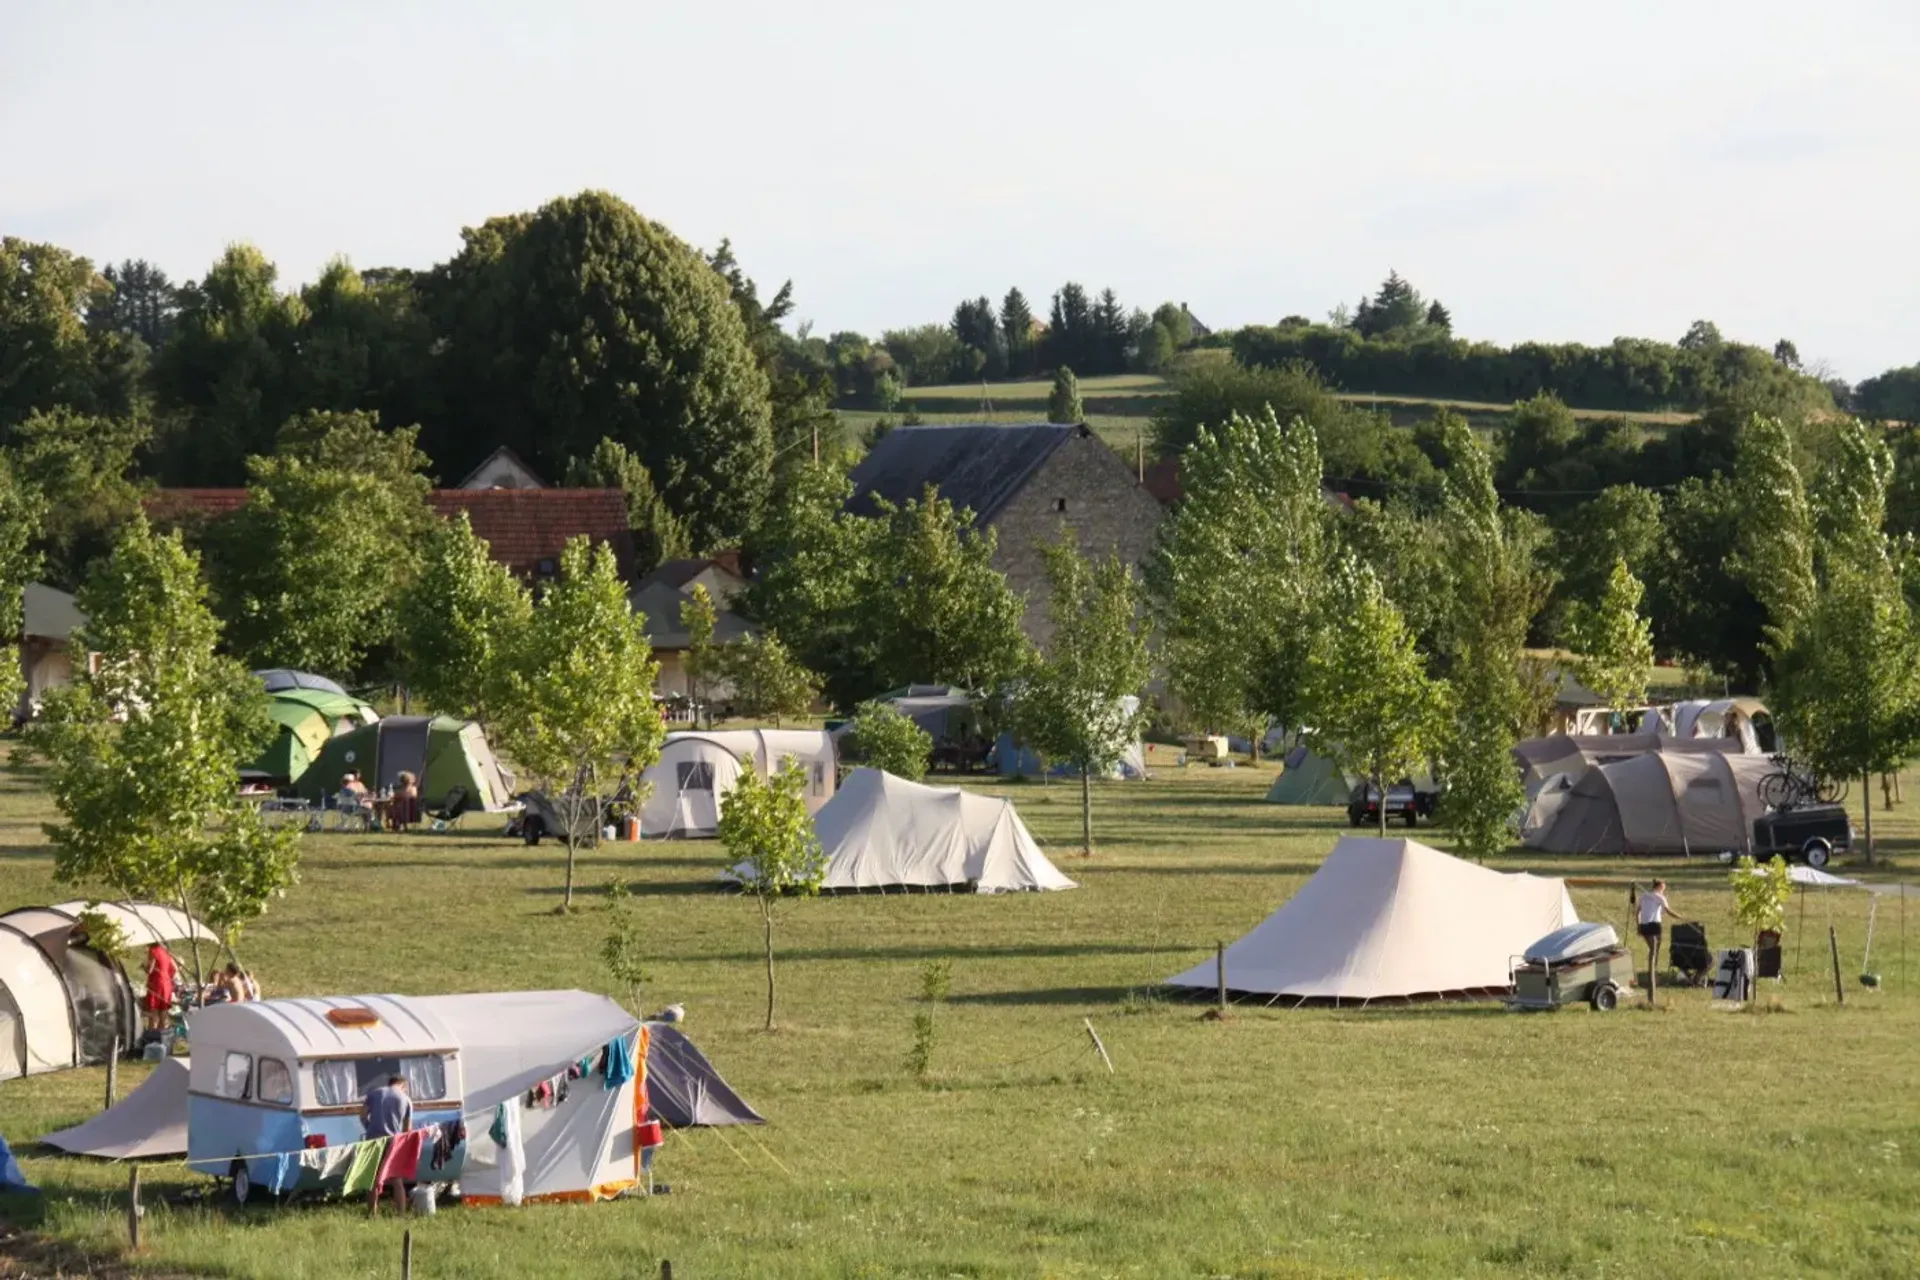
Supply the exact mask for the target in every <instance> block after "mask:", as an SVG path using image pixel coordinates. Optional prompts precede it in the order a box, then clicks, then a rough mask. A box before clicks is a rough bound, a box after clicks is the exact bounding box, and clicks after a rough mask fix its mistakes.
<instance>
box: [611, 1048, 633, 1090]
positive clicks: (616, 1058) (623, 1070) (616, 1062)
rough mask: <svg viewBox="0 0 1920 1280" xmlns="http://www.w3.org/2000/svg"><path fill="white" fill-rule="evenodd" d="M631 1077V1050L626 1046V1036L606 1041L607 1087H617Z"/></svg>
mask: <svg viewBox="0 0 1920 1280" xmlns="http://www.w3.org/2000/svg"><path fill="white" fill-rule="evenodd" d="M631 1079H633V1050H631V1049H629V1048H628V1047H627V1041H626V1038H625V1037H624V1036H623V1037H621V1038H620V1039H618V1040H611V1041H608V1043H607V1088H609V1089H618V1088H619V1087H620V1086H621V1085H623V1084H625V1083H626V1082H627V1081H629V1080H631Z"/></svg>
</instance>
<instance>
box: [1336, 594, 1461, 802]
mask: <svg viewBox="0 0 1920 1280" xmlns="http://www.w3.org/2000/svg"><path fill="white" fill-rule="evenodd" d="M1331 596H1332V599H1331V604H1332V611H1333V617H1334V619H1335V621H1334V622H1333V624H1332V625H1330V626H1329V627H1328V629H1327V634H1326V636H1325V638H1324V640H1323V641H1322V642H1321V644H1320V645H1319V646H1318V647H1317V648H1316V649H1315V651H1314V652H1313V654H1312V656H1311V658H1310V659H1309V660H1308V663H1307V681H1306V690H1305V692H1306V701H1307V704H1308V707H1309V708H1310V716H1311V720H1310V726H1311V727H1310V728H1309V729H1308V730H1307V739H1308V741H1309V743H1311V744H1312V746H1313V749H1314V750H1315V751H1317V752H1319V753H1320V754H1322V755H1325V756H1327V757H1329V758H1331V759H1333V760H1335V761H1337V762H1338V763H1339V764H1340V766H1341V767H1342V768H1343V769H1345V770H1346V771H1347V772H1349V773H1357V774H1359V775H1361V776H1362V777H1364V778H1366V779H1367V780H1368V782H1370V783H1371V784H1372V785H1373V787H1374V789H1375V792H1376V793H1377V794H1379V795H1381V796H1382V797H1383V798H1384V796H1385V794H1386V788H1387V786H1388V785H1389V784H1390V783H1392V782H1393V781H1395V780H1397V779H1399V778H1401V777H1403V776H1405V775H1406V774H1409V773H1411V772H1413V771H1414V770H1415V769H1416V768H1419V767H1420V766H1421V765H1423V764H1425V763H1426V762H1427V761H1428V760H1429V759H1431V758H1432V756H1433V755H1434V753H1435V752H1436V751H1438V750H1440V749H1441V748H1443V747H1444V745H1445V742H1444V735H1445V729H1446V724H1447V714H1446V713H1447V705H1446V704H1447V702H1448V691H1447V686H1446V684H1445V683H1444V682H1443V681H1437V680H1434V679H1433V678H1431V677H1430V676H1428V674H1427V670H1426V661H1425V659H1424V658H1423V657H1422V655H1421V653H1420V650H1419V647H1418V646H1417V645H1416V644H1415V643H1414V638H1413V633H1412V632H1411V631H1410V630H1408V628H1407V624H1406V620H1405V619H1404V618H1402V617H1401V616H1400V611H1399V610H1398V609H1396V608H1394V605H1393V602H1392V601H1391V600H1389V599H1387V596H1386V593H1385V592H1384V591H1382V590H1381V589H1380V581H1379V579H1377V578H1376V577H1374V575H1373V571H1372V570H1371V569H1368V568H1367V567H1366V566H1365V565H1362V564H1360V563H1359V562H1357V561H1354V560H1352V559H1348V560H1346V561H1344V562H1343V563H1342V564H1341V565H1340V567H1339V570H1338V572H1337V573H1336V574H1335V575H1334V585H1333V591H1332V593H1331ZM1386 833H1387V806H1386V805H1385V803H1382V804H1381V805H1380V834H1381V835H1383V836H1384V835H1386Z"/></svg>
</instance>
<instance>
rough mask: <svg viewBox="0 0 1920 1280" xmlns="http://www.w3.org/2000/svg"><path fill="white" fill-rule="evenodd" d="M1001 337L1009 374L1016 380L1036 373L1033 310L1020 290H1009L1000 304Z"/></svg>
mask: <svg viewBox="0 0 1920 1280" xmlns="http://www.w3.org/2000/svg"><path fill="white" fill-rule="evenodd" d="M1000 335H1001V341H1002V344H1003V345H1004V346H1005V348H1006V352H1007V372H1008V373H1009V374H1010V375H1012V376H1013V377H1016V378H1021V377H1027V376H1029V375H1031V374H1032V373H1033V371H1034V365H1033V360H1034V344H1033V308H1032V307H1031V306H1030V305H1029V304H1028V302H1027V295H1026V294H1024V293H1021V292H1020V290H1019V289H1017V288H1014V289H1009V290H1007V296H1006V297H1005V298H1004V299H1002V300H1001V303H1000Z"/></svg>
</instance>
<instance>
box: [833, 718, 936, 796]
mask: <svg viewBox="0 0 1920 1280" xmlns="http://www.w3.org/2000/svg"><path fill="white" fill-rule="evenodd" d="M846 746H847V749H848V754H849V755H850V756H851V757H852V758H853V759H855V760H858V761H859V762H860V763H861V764H864V765H867V766H868V767H870V768H874V769H882V770H885V771H886V772H888V773H890V774H892V775H893V776H894V777H896V778H905V779H907V780H908V781H909V782H918V781H920V779H922V778H924V777H926V776H927V763H928V760H929V757H930V756H931V755H932V752H933V735H932V734H930V733H928V732H927V731H926V730H925V729H922V728H921V727H920V726H919V725H918V724H917V723H915V722H914V719H913V717H911V716H908V715H905V714H903V713H902V712H901V711H900V710H899V709H898V708H897V707H895V706H894V705H893V704H892V703H890V702H878V701H873V702H863V703H861V704H860V707H859V710H857V711H855V712H854V714H853V722H852V726H851V728H850V729H849V730H848V733H847V740H846Z"/></svg>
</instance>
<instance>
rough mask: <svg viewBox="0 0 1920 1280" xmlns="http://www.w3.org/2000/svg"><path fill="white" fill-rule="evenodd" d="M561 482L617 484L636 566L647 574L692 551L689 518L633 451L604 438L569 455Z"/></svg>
mask: <svg viewBox="0 0 1920 1280" xmlns="http://www.w3.org/2000/svg"><path fill="white" fill-rule="evenodd" d="M564 483H565V484H567V485H568V486H570V487H573V488H581V489H618V490H620V492H621V493H623V494H625V495H626V498H627V527H628V528H629V529H631V530H633V558H634V566H633V567H634V571H635V572H636V573H647V572H650V571H652V570H653V569H655V568H658V567H659V566H660V565H661V564H664V563H665V562H666V561H668V560H678V559H680V558H682V557H684V556H689V555H692V554H693V534H692V531H691V530H690V529H689V528H688V526H687V522H686V521H685V520H682V519H681V518H680V517H679V516H677V515H675V514H674V513H673V508H672V507H669V506H668V505H667V501H666V499H665V498H664V497H662V496H661V493H660V490H659V489H657V488H656V487H655V486H654V483H653V474H652V473H651V472H649V471H648V470H647V464H646V463H644V462H642V461H640V459H639V458H638V457H636V456H635V455H634V453H633V451H632V450H630V449H628V448H627V446H625V445H623V444H621V443H620V442H619V441H618V440H610V439H605V438H603V439H602V440H601V441H600V443H599V444H596V445H595V446H593V452H592V453H590V454H587V455H586V456H585V457H581V458H569V459H568V460H567V469H566V472H565V480H564Z"/></svg>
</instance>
